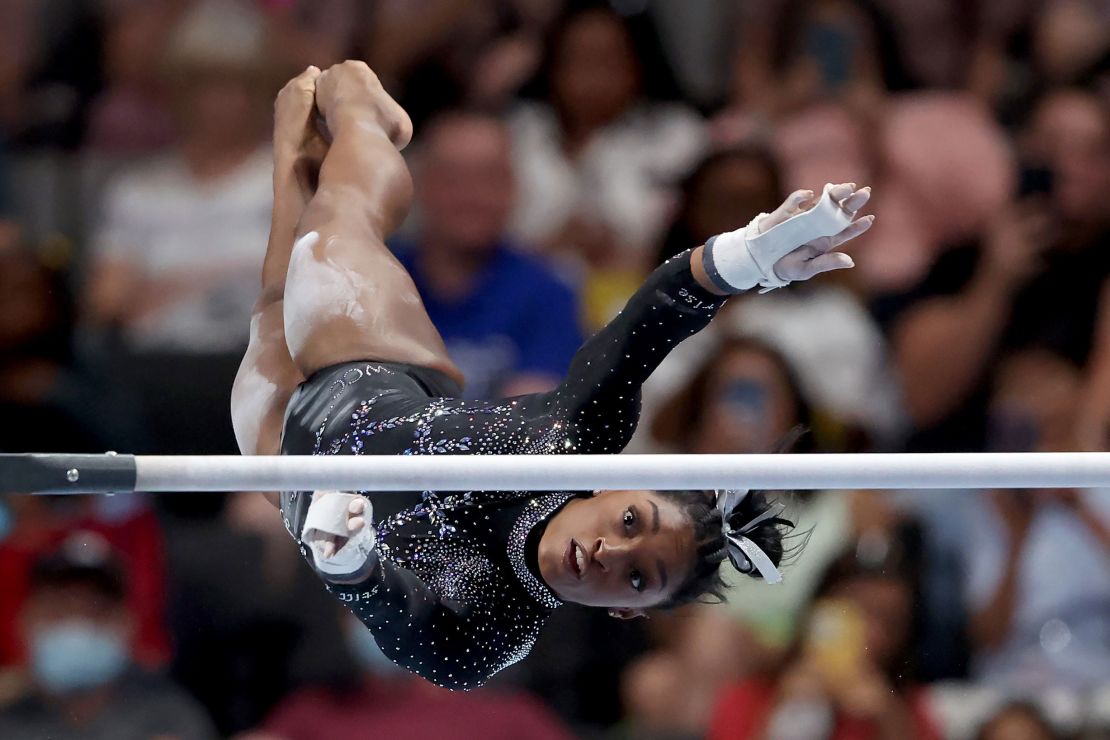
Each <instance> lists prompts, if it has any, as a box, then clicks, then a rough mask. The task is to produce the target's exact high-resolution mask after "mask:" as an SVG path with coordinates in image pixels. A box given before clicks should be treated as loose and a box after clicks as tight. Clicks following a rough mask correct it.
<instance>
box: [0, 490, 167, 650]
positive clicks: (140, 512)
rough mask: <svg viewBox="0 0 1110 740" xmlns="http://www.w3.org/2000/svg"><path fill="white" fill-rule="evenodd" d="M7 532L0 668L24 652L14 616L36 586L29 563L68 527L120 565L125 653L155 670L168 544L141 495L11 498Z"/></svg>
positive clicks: (161, 641) (162, 635)
mask: <svg viewBox="0 0 1110 740" xmlns="http://www.w3.org/2000/svg"><path fill="white" fill-rule="evenodd" d="M6 504H7V506H8V510H9V512H8V513H9V516H10V521H9V524H10V531H9V532H7V533H6V535H5V536H3V537H2V538H0V560H2V561H3V562H4V563H5V567H4V569H3V571H0V592H2V593H3V594H4V599H3V600H2V601H0V665H18V664H21V663H23V662H24V661H25V660H26V658H27V655H26V653H25V652H24V648H25V643H24V641H23V640H22V637H21V634H20V629H19V616H20V613H21V612H22V611H23V609H24V604H25V602H26V601H27V600H28V599H29V598H30V595H31V591H32V587H33V586H34V579H33V566H34V563H35V561H36V560H37V559H39V558H41V557H43V556H45V555H46V554H49V553H50V552H51V551H53V550H54V549H55V548H57V547H58V546H59V544H60V543H62V542H63V541H65V539H66V538H67V537H68V536H69V534H70V533H71V532H73V531H74V530H78V529H79V530H82V531H86V532H91V533H94V534H95V535H96V536H97V537H100V538H102V539H103V540H104V541H106V542H107V543H109V545H110V546H111V548H112V549H113V551H114V552H115V553H117V554H118V556H119V557H120V558H121V560H122V564H121V565H122V567H123V568H124V572H125V575H126V586H127V589H126V602H127V604H126V606H127V610H128V612H129V613H130V615H131V622H132V641H131V648H132V651H131V654H132V657H133V658H134V660H135V662H136V663H138V664H140V665H143V666H146V667H160V666H162V665H164V664H165V663H166V661H167V660H168V658H169V653H170V636H169V634H168V633H167V630H166V571H167V569H166V547H165V543H164V542H163V538H162V530H161V527H160V526H159V524H158V518H157V517H156V516H155V515H154V512H153V511H152V510H151V508H150V505H149V502H148V500H147V497H146V496H143V495H140V494H120V495H117V496H111V497H108V496H73V497H65V498H49V497H41V496H10V497H8V499H7V501H6Z"/></svg>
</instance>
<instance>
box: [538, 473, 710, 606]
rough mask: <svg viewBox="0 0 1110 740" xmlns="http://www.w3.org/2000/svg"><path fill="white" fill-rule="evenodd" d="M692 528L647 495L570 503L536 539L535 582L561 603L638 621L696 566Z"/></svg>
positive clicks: (612, 494)
mask: <svg viewBox="0 0 1110 740" xmlns="http://www.w3.org/2000/svg"><path fill="white" fill-rule="evenodd" d="M694 553H695V550H694V527H693V524H692V523H691V522H690V519H689V518H688V517H687V516H686V515H685V514H684V513H683V512H682V511H681V510H679V509H678V507H676V506H675V505H674V504H673V503H671V502H670V501H667V500H666V499H664V498H662V497H661V496H658V495H656V494H655V493H653V492H651V491H599V492H598V493H596V494H594V495H593V496H592V497H590V498H581V499H574V500H572V501H571V502H570V503H568V504H567V505H566V506H564V507H563V508H562V509H561V510H560V511H559V513H558V514H556V515H555V516H554V517H552V519H551V521H550V522H549V523H548V525H547V529H546V530H545V531H544V533H543V536H542V537H541V538H540V545H539V557H538V561H539V567H540V575H542V576H543V580H544V581H545V582H546V583H547V585H548V586H549V587H550V588H551V590H553V591H554V592H555V594H556V595H557V596H558V597H559V598H560V599H562V600H563V601H568V602H573V603H576V604H584V605H586V606H602V607H608V608H609V611H610V613H611V614H613V616H618V617H623V618H628V617H635V616H640V615H641V614H643V611H644V610H645V609H647V608H650V607H653V606H656V605H658V604H660V603H662V602H665V601H667V600H668V599H669V598H670V597H671V596H672V595H673V594H674V593H675V591H676V590H677V589H678V588H679V586H680V585H681V584H682V583H683V582H684V581H685V580H686V578H687V577H689V575H690V572H691V570H692V569H693V567H694Z"/></svg>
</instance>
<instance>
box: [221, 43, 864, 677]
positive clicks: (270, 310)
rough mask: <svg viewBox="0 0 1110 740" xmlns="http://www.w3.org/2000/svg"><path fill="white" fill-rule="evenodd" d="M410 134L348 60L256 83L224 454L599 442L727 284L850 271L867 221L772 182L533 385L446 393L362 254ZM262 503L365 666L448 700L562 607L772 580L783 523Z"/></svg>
mask: <svg viewBox="0 0 1110 740" xmlns="http://www.w3.org/2000/svg"><path fill="white" fill-rule="evenodd" d="M411 135H412V124H411V122H410V121H409V118H408V116H407V115H406V114H405V112H404V111H403V110H402V109H401V107H400V106H399V105H398V104H397V103H396V102H395V101H394V100H393V99H392V98H391V97H390V96H389V95H388V94H387V93H386V91H385V90H384V89H383V88H382V86H381V84H380V83H379V81H378V79H377V77H376V76H375V75H374V73H373V72H372V71H371V70H370V69H369V68H368V67H367V66H366V65H365V64H362V63H361V62H350V61H348V62H344V63H342V64H338V65H336V66H334V67H331V68H330V69H328V70H327V71H325V72H320V71H319V70H318V69H316V68H314V67H310V68H309V69H307V70H306V71H305V72H303V73H302V74H301V75H299V76H298V77H296V78H294V79H293V80H291V81H290V82H289V83H288V84H287V85H286V86H285V87H284V88H283V89H282V91H281V92H280V93H279V95H278V97H277V101H276V103H275V127H274V164H275V167H274V208H273V218H272V224H271V233H270V239H269V243H268V246H267V252H266V257H265V261H264V263H263V267H262V292H261V296H260V298H259V300H258V303H257V304H256V307H255V311H254V314H253V317H252V320H251V339H250V345H249V347H248V349H247V351H246V355H245V357H244V358H243V363H242V366H241V368H240V371H239V375H238V377H237V378H236V381H235V385H234V388H233V391H232V399H231V404H232V418H233V421H234V424H235V432H236V437H237V439H238V442H239V446H240V448H241V450H242V452H243V453H244V454H278V453H281V454H291V455H306V454H309V455H362V454H366V455H492V454H535V455H564V454H565V455H573V454H586V453H606V454H608V453H618V452H620V451H621V450H622V449H623V448H624V446H625V445H626V444H627V443H628V441H629V439H630V437H631V436H632V433H633V431H634V429H635V427H636V423H637V418H638V415H639V394H640V386H641V384H642V383H643V382H644V381H645V380H646V379H647V377H648V376H649V375H650V374H651V372H652V371H653V369H654V368H655V367H656V366H658V365H659V363H660V362H661V361H662V360H663V358H664V357H666V356H667V353H668V352H670V350H671V349H673V348H674V347H675V346H676V345H677V344H678V343H679V342H681V341H682V340H683V339H685V338H686V337H689V336H691V335H692V334H694V333H696V332H697V331H699V330H700V329H702V328H704V327H705V326H706V325H708V324H709V322H710V321H711V320H712V318H713V316H714V315H715V314H716V313H717V311H718V310H719V309H720V307H721V305H722V304H723V303H724V302H725V300H726V299H727V297H728V296H729V295H732V294H736V293H741V292H744V291H747V290H751V289H754V288H757V287H759V288H762V290H763V291H766V290H771V289H775V288H780V287H782V286H785V285H787V284H788V283H790V282H791V281H795V280H807V279H809V278H811V277H813V276H815V275H817V274H819V273H822V272H826V271H829V270H835V269H841V268H848V267H852V265H853V263H852V260H851V258H850V257H848V256H847V255H846V254H844V253H842V252H838V251H834V250H835V248H836V247H838V246H840V245H841V244H843V243H844V242H846V241H848V240H849V239H852V238H853V237H856V236H858V235H859V234H861V233H863V232H864V231H866V230H867V228H868V227H870V225H871V223H872V221H873V218H874V217H873V216H865V217H861V218H857V217H856V214H857V212H858V210H859V209H860V208H861V207H862V206H863V205H864V204H865V203H866V202H867V200H868V198H869V197H870V191H869V189H867V188H862V189H857V188H856V187H855V185H854V184H842V185H827V186H826V187H825V188H824V191H823V192H822V193H821V194H820V195H817V194H815V193H813V192H811V191H798V192H795V193H793V194H792V195H790V197H789V198H787V200H786V202H785V203H783V204H782V205H781V206H780V207H779V208H778V209H777V210H776V211H775V212H774V213H772V214H769V215H768V214H761V215H760V216H759V217H757V218H755V219H754V220H753V221H752V222H751V223H750V224H748V225H747V226H746V227H744V228H741V229H738V230H736V231H733V232H729V233H725V234H721V235H719V236H717V237H714V238H713V239H711V240H709V242H707V243H706V244H705V245H703V246H698V247H697V248H695V249H692V250H688V251H686V252H683V253H682V254H679V255H677V256H675V257H673V258H671V259H670V260H669V261H667V262H666V263H665V264H663V265H662V266H660V267H659V268H657V269H656V270H655V271H654V272H653V273H652V274H651V276H650V277H648V279H647V281H646V282H645V283H644V285H643V287H641V288H640V289H639V290H638V291H637V292H636V294H635V295H634V296H633V297H632V298H631V299H630V300H629V302H628V304H627V306H626V307H625V308H624V310H623V311H622V312H621V313H620V314H619V315H618V316H617V317H616V318H615V319H613V321H612V322H611V323H610V324H609V325H608V326H606V327H605V328H604V329H602V330H601V331H600V332H598V333H597V334H596V335H595V336H594V337H593V338H592V339H590V340H589V341H587V342H586V343H585V344H584V345H583V346H582V348H581V349H580V350H579V351H578V353H577V354H576V355H575V357H574V360H573V362H572V363H571V366H570V369H569V371H568V373H567V377H566V379H565V380H564V381H563V382H562V383H561V384H560V385H559V387H558V388H556V389H555V390H552V391H550V392H547V393H539V394H533V395H527V396H520V397H516V398H509V399H502V400H495V401H470V400H459V396H461V388H462V383H463V378H462V375H461V373H460V372H459V370H458V369H457V368H456V367H455V365H454V364H452V362H451V360H450V359H449V357H448V355H447V352H446V350H445V348H444V344H443V341H442V340H441V338H440V337H439V334H438V333H437V332H436V329H435V327H434V326H432V323H431V321H430V320H429V319H428V316H427V315H426V314H425V312H424V310H423V304H422V303H421V300H420V296H419V295H418V294H417V292H416V290H415V288H414V286H413V283H412V281H411V279H410V278H409V276H408V274H407V273H406V272H405V271H404V269H403V268H402V267H401V265H400V264H399V263H398V262H397V260H396V259H394V257H393V255H392V254H391V253H390V251H389V250H388V249H387V248H386V246H385V243H384V242H385V239H386V237H387V236H388V235H389V234H390V233H391V231H392V230H393V229H395V228H396V227H397V226H398V224H399V223H400V222H401V221H402V219H403V218H404V216H405V214H406V212H407V209H408V207H409V202H410V199H411V196H412V187H413V186H412V181H411V179H410V176H409V172H408V169H407V167H406V165H405V161H404V159H403V158H402V157H401V154H400V150H401V148H403V147H404V146H405V145H406V144H407V143H408V141H409V139H410V137H411ZM387 500H394V499H393V495H392V494H390V495H387V496H386V497H385V498H383V499H379V500H378V504H377V505H378V506H379V510H381V508H382V507H384V505H385V504H384V502H385V501H387ZM275 503H278V504H279V506H280V510H281V514H282V518H283V521H284V524H285V526H286V528H287V529H288V530H289V533H290V534H291V535H292V536H293V538H294V539H295V540H296V541H297V543H298V544H299V547H300V550H301V553H302V555H303V556H304V557H305V558H306V559H307V561H308V562H309V563H310V564H311V566H312V567H313V568H314V569H315V571H316V573H317V574H318V575H319V577H320V578H321V579H322V580H323V582H324V584H325V586H326V588H327V589H328V590H329V591H330V592H331V593H332V594H333V595H334V596H336V597H337V598H338V599H339V600H341V601H342V602H344V603H345V604H346V605H347V606H348V607H349V608H350V609H351V610H352V611H353V612H354V614H355V615H357V616H358V617H359V619H361V621H362V622H363V623H365V624H366V626H367V627H368V628H369V629H370V631H371V632H372V633H373V636H374V639H375V641H376V642H377V643H378V645H379V647H380V648H381V649H382V651H383V652H384V654H385V655H386V656H387V657H389V658H390V659H391V660H392V661H394V662H395V663H397V664H399V665H401V666H403V667H404V668H406V669H408V670H410V671H412V672H414V673H417V674H419V675H420V676H422V677H424V678H426V679H427V680H429V681H431V682H432V683H435V684H437V685H439V686H444V687H447V688H450V689H470V688H474V687H477V686H480V685H481V684H482V683H483V682H485V681H486V680H487V679H489V677H490V676H492V675H493V674H495V673H497V672H498V671H500V670H501V669H503V668H505V667H506V666H509V665H512V664H513V663H516V662H517V661H519V660H521V659H522V658H523V657H524V656H525V655H527V654H528V652H529V650H530V649H531V648H532V645H533V644H534V643H535V640H536V637H537V635H538V633H539V630H540V629H541V627H542V626H543V624H544V622H545V620H546V619H547V618H548V616H549V615H550V614H551V613H552V611H553V610H555V609H556V608H558V607H559V606H560V605H562V604H564V603H568V602H569V603H577V604H584V605H587V606H593V607H604V608H606V609H608V611H609V614H611V615H612V616H614V617H619V618H630V617H636V616H641V615H644V614H645V613H646V611H647V610H650V609H668V608H672V607H675V606H677V605H681V604H685V603H689V602H692V601H699V600H703V599H704V598H705V597H707V596H712V597H716V599H718V600H719V599H721V598H723V594H722V589H723V581H722V580H721V577H720V574H719V568H720V565H721V563H722V562H723V561H724V560H725V558H726V557H727V558H728V560H729V562H730V563H731V564H732V566H733V567H735V568H737V569H738V570H739V571H740V572H742V573H745V574H748V575H750V576H752V577H755V578H762V579H763V580H765V581H769V582H777V581H778V580H780V579H781V576H780V574H779V570H778V566H779V564H780V563H781V560H782V557H783V550H784V545H783V537H784V535H785V534H786V533H787V532H788V531H789V529H790V528H791V527H792V526H793V525H792V524H791V522H789V521H788V520H787V519H785V518H784V517H783V516H782V513H783V509H782V505H781V504H776V503H771V502H769V501H768V500H767V499H766V498H765V497H764V496H763V495H762V494H759V493H751V494H749V493H748V492H745V491H722V492H713V491H686V492H676V491H598V492H595V493H593V494H579V493H568V492H562V491H550V492H462V491H460V492H433V491H424V492H412V493H411V494H410V499H409V504H408V505H406V506H404V507H401V508H400V509H398V510H397V511H396V512H395V513H393V514H391V515H388V516H381V515H379V516H374V507H373V506H372V505H371V501H370V499H369V498H367V497H365V496H362V495H360V494H358V493H357V492H341V491H285V492H281V493H280V496H278V497H276V498H275Z"/></svg>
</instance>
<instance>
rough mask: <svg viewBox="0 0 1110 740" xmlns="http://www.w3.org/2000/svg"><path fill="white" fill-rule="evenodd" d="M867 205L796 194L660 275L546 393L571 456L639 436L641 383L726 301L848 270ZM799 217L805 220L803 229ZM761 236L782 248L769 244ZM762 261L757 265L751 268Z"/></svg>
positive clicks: (857, 193)
mask: <svg viewBox="0 0 1110 740" xmlns="http://www.w3.org/2000/svg"><path fill="white" fill-rule="evenodd" d="M869 198H870V189H868V188H864V189H862V190H856V188H855V184H854V183H846V184H844V185H836V186H829V187H826V190H825V193H824V194H823V195H822V196H821V197H818V196H816V195H815V194H814V193H813V192H812V191H798V192H796V193H793V194H792V195H791V196H790V197H789V198H787V199H786V201H785V202H784V203H783V204H782V206H780V207H779V208H778V209H777V210H776V211H775V212H774V213H772V214H770V215H767V216H762V217H759V218H757V219H755V220H754V221H753V222H752V224H750V225H749V226H747V227H745V229H739V230H737V231H735V232H730V233H728V234H722V235H721V236H719V237H715V238H714V239H713V240H710V243H709V244H707V245H703V246H699V247H697V248H696V249H692V250H688V251H686V252H683V253H682V254H680V255H677V256H675V257H672V258H671V259H670V260H668V261H667V262H665V263H664V264H663V265H661V266H660V267H658V268H656V270H655V271H654V272H653V273H652V274H651V275H650V276H649V277H648V279H647V281H646V282H645V283H644V284H643V285H642V286H641V287H640V289H639V290H637V291H636V293H635V294H634V295H633V296H632V298H631V299H629V301H628V304H627V305H626V306H625V308H624V310H622V311H621V313H620V314H618V315H617V317H616V318H614V319H613V320H612V321H611V322H610V323H609V324H608V325H607V326H605V327H604V328H603V329H602V330H601V331H600V332H598V333H597V334H596V335H595V336H594V337H593V338H591V339H590V340H589V341H587V342H586V343H585V344H584V345H583V346H582V348H581V349H580V350H579V351H578V353H577V354H576V355H575V357H574V360H573V361H572V362H571V366H570V370H569V371H568V373H567V377H566V380H564V381H563V383H562V384H561V385H560V386H559V387H558V388H557V389H556V390H555V391H553V392H552V395H551V405H552V411H553V413H555V414H556V415H558V416H560V417H562V418H565V419H567V421H568V422H571V423H572V424H573V426H574V429H575V432H574V435H573V436H574V437H575V440H574V444H573V447H572V449H570V450H568V451H572V452H580V453H613V452H619V451H620V450H622V449H623V448H624V446H625V445H626V444H627V443H628V440H629V439H630V438H631V435H632V433H633V431H634V429H635V420H636V417H637V415H638V412H639V396H640V387H641V386H642V385H643V383H644V381H646V380H647V379H648V377H649V376H650V375H651V373H652V372H653V371H654V370H655V368H656V367H658V366H659V364H660V363H661V362H662V361H663V359H664V358H665V357H666V356H667V354H668V353H669V352H670V351H671V350H672V349H674V348H675V347H676V346H677V345H678V344H679V343H681V342H682V341H683V340H684V339H686V338H687V337H690V336H691V335H693V334H695V333H697V332H698V331H700V330H701V329H703V328H705V327H706V326H708V325H709V323H710V321H711V320H712V319H713V317H714V316H715V315H716V313H717V311H718V310H719V309H720V307H721V306H722V305H723V304H724V302H725V301H726V300H727V297H728V295H729V294H732V293H739V292H743V290H746V289H749V288H751V287H755V286H756V285H764V286H775V287H777V286H781V285H785V284H786V283H787V282H790V281H792V280H807V279H809V278H811V277H813V276H814V275H817V274H819V273H821V272H826V271H828V270H835V269H842V268H846V267H851V266H852V265H853V263H852V260H851V258H849V257H848V256H847V255H846V254H843V253H840V252H835V251H833V250H834V249H835V248H836V247H838V246H840V245H841V244H843V243H844V242H846V241H848V240H850V239H853V238H855V237H856V236H858V235H859V234H862V233H863V232H864V231H866V230H867V229H868V228H869V227H870V226H871V223H872V222H873V217H871V216H865V217H863V218H860V219H855V214H856V212H857V211H858V210H859V209H860V208H861V207H863V205H864V204H866V203H867V200H868V199H869ZM810 211H813V215H812V216H811V215H810ZM799 216H803V217H808V223H807V220H803V219H801V218H796V217H799ZM788 222H789V223H788ZM776 227H781V230H780V229H776ZM813 229H816V231H814V230H813ZM784 231H785V232H786V233H785V234H784V233H783V232H784ZM817 234H825V235H821V236H817ZM761 236H765V237H773V238H774V239H776V240H777V241H778V244H774V243H772V244H770V245H768V243H767V242H766V241H760V237H761ZM791 239H796V241H791ZM753 240H754V241H753ZM714 241H716V242H717V243H716V245H715V246H714V245H713V242H714ZM712 249H716V252H717V255H716V258H717V259H716V262H714V260H713V259H712V258H711V257H712V252H710V253H709V254H708V255H707V250H712ZM761 250H764V251H763V252H762V253H761ZM775 250H778V251H777V252H776V251H775ZM752 252H754V253H755V257H754V258H752V257H750V253H752ZM768 255H769V257H768ZM779 255H781V256H779ZM761 259H762V260H763V262H764V263H765V264H764V265H763V266H761V265H757V264H756V263H757V261H759V260H761ZM710 270H713V271H714V272H715V273H716V275H710V272H709V271H710ZM768 273H769V274H768ZM729 280H731V281H733V282H732V283H731V284H730V283H729Z"/></svg>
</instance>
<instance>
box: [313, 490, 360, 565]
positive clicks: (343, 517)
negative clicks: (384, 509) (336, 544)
mask: <svg viewBox="0 0 1110 740" xmlns="http://www.w3.org/2000/svg"><path fill="white" fill-rule="evenodd" d="M357 499H363V500H365V501H366V510H365V511H364V512H363V513H362V514H360V515H359V516H361V517H362V518H363V519H364V520H365V522H366V523H365V524H364V525H363V526H362V529H360V530H359V531H357V532H355V533H354V534H351V531H350V530H349V529H347V520H348V518H349V517H350V516H351V514H350V510H349V509H348V508H347V507H348V506H350V504H351V502H352V501H355V500H357ZM372 514H373V507H371V505H370V500H369V499H367V498H366V497H365V496H359V495H358V494H356V493H342V492H340V491H315V492H313V494H312V503H311V505H309V507H308V513H307V514H306V515H305V520H304V528H303V529H302V530H301V542H303V543H304V544H305V545H307V546H308V548H309V551H310V552H311V553H312V562H313V564H314V565H315V566H316V569H317V570H318V571H320V573H322V574H324V575H327V576H333V577H336V578H338V579H348V578H351V577H354V576H357V575H359V573H360V571H362V570H363V569H364V567H365V566H366V564H367V561H368V560H369V559H370V556H371V555H373V554H374V545H375V544H377V539H378V537H377V531H376V530H375V529H374V525H373V516H372ZM335 537H344V538H348V539H347V541H346V542H345V543H344V545H343V547H341V548H339V549H338V550H337V551H336V552H335V553H334V554H333V555H332V556H331V557H330V558H325V557H324V543H325V542H327V541H328V540H330V539H332V538H335Z"/></svg>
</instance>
